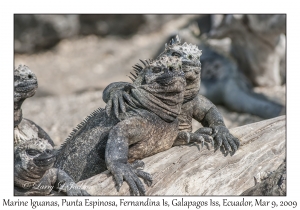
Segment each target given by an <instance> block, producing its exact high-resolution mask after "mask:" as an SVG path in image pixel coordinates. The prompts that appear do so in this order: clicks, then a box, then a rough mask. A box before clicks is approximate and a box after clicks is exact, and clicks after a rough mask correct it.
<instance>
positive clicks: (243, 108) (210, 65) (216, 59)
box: [200, 44, 285, 119]
mask: <svg viewBox="0 0 300 210" xmlns="http://www.w3.org/2000/svg"><path fill="white" fill-rule="evenodd" d="M200 46H201V48H202V49H203V51H204V53H203V56H202V57H201V59H200V60H201V63H202V75H201V89H200V93H201V94H203V95H205V96H206V97H207V98H209V99H210V100H211V101H212V102H213V103H215V104H222V105H225V106H226V107H228V108H229V109H231V110H234V111H237V112H246V113H250V114H253V115H257V116H259V117H262V118H265V119H267V118H273V117H277V116H279V115H282V114H285V106H283V105H281V104H279V103H276V102H274V101H271V100H269V99H267V98H266V97H265V96H264V95H262V94H258V93H255V92H254V91H253V90H252V86H251V84H250V83H249V82H247V79H246V78H245V77H244V75H243V74H242V73H240V72H239V70H238V67H237V65H236V63H235V62H234V61H233V60H232V59H230V58H229V57H228V56H225V55H224V54H222V53H221V52H218V51H217V50H214V49H213V48H212V47H210V46H209V45H206V44H201V45H200Z"/></svg>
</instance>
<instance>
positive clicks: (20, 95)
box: [14, 65, 38, 109]
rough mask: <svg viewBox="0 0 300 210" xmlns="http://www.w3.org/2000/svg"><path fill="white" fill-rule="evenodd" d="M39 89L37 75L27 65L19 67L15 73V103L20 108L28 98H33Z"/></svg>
mask: <svg viewBox="0 0 300 210" xmlns="http://www.w3.org/2000/svg"><path fill="white" fill-rule="evenodd" d="M37 88H38V83H37V78H36V76H35V74H34V73H33V72H32V71H31V70H30V69H29V68H28V67H27V66H25V65H19V66H18V68H17V69H15V71H14V103H15V109H17V108H20V107H21V105H22V103H23V101H24V100H25V99H26V98H29V97H32V96H33V95H34V94H35V92H36V90H37Z"/></svg>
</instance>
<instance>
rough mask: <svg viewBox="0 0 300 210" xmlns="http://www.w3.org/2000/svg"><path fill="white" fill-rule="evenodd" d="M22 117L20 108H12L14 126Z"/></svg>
mask: <svg viewBox="0 0 300 210" xmlns="http://www.w3.org/2000/svg"><path fill="white" fill-rule="evenodd" d="M22 119H23V115H22V109H17V110H16V109H15V110H14V127H16V126H18V125H19V124H20V122H21V121H22Z"/></svg>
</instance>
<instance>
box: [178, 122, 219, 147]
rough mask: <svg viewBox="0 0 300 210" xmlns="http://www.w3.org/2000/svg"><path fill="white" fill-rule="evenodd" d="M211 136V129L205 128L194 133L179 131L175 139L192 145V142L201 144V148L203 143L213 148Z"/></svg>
mask: <svg viewBox="0 0 300 210" xmlns="http://www.w3.org/2000/svg"><path fill="white" fill-rule="evenodd" d="M211 134H212V129H211V128H207V127H205V128H199V129H198V130H197V131H195V132H194V133H191V132H187V131H180V132H179V133H178V136H177V138H178V139H181V140H184V141H185V142H186V143H193V142H197V143H201V146H202V148H203V147H204V142H207V143H210V144H212V146H213V147H214V140H213V137H212V136H211Z"/></svg>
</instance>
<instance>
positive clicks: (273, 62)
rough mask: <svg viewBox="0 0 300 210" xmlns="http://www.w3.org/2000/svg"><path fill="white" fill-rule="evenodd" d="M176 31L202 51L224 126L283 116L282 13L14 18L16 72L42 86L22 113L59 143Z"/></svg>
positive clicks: (206, 82) (205, 87)
mask: <svg viewBox="0 0 300 210" xmlns="http://www.w3.org/2000/svg"><path fill="white" fill-rule="evenodd" d="M177 34H178V35H179V36H180V38H181V40H182V42H185V41H186V42H188V43H193V44H197V45H198V46H199V48H200V49H201V50H202V56H201V58H200V60H201V63H202V70H201V71H202V72H201V77H202V82H201V93H202V94H203V95H205V96H206V97H207V98H209V99H210V100H211V101H213V102H214V103H215V104H216V105H217V107H218V109H219V110H220V111H221V113H222V114H223V116H224V119H225V123H226V125H227V126H228V127H229V128H232V127H237V126H241V125H245V124H249V123H253V122H257V121H261V120H264V119H267V118H272V117H276V116H278V115H282V114H285V103H286V101H285V100H286V65H285V63H286V15H284V14H267V15H265V14H261V15H259V14H255V15H254V14H252V15H241V14H234V15H232V14H226V15H225V14H224V15H222V14H214V15H209V14H202V15H199V14H195V15H152V14H147V15H139V14H132V15H129V14H128V15H127V14H122V15H114V14H110V15H108V14H105V15H96V14H83V15H76V14H72V15H58V14H57V15H44V14H43V15H38V14H35V15H30V14H26V15H21V14H19V15H14V51H15V55H14V58H15V59H14V61H15V67H17V66H18V65H20V64H24V65H27V66H28V67H29V68H30V69H31V70H32V71H33V72H34V73H35V74H36V76H37V78H38V84H39V88H38V90H37V93H36V95H35V96H33V97H32V98H29V99H27V100H26V101H25V102H24V104H23V106H22V110H23V116H24V117H25V118H28V119H31V120H33V121H34V122H35V123H37V124H38V125H40V126H41V127H42V128H43V129H44V130H45V131H46V132H47V133H48V134H49V135H50V136H51V138H52V139H53V140H54V142H55V144H56V145H60V144H61V143H62V141H64V140H65V139H66V138H67V136H68V135H69V133H70V132H71V131H72V129H73V128H75V127H76V125H77V124H79V123H80V122H81V121H82V120H83V119H84V118H85V117H86V116H87V115H89V114H90V113H91V112H92V111H93V110H95V109H96V108H98V107H103V108H104V107H105V103H104V102H103V100H102V91H103V89H104V88H105V87H106V86H107V85H108V84H110V83H112V82H118V81H125V82H131V80H130V79H129V78H128V77H127V75H130V73H129V72H130V71H132V66H133V65H134V64H136V63H138V62H139V59H149V58H156V57H157V55H158V54H159V53H160V52H162V51H163V49H164V45H165V43H167V42H168V41H169V40H170V39H171V38H173V37H175V35H177ZM193 125H194V126H193V127H194V130H195V129H197V128H199V124H198V123H196V122H193Z"/></svg>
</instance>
